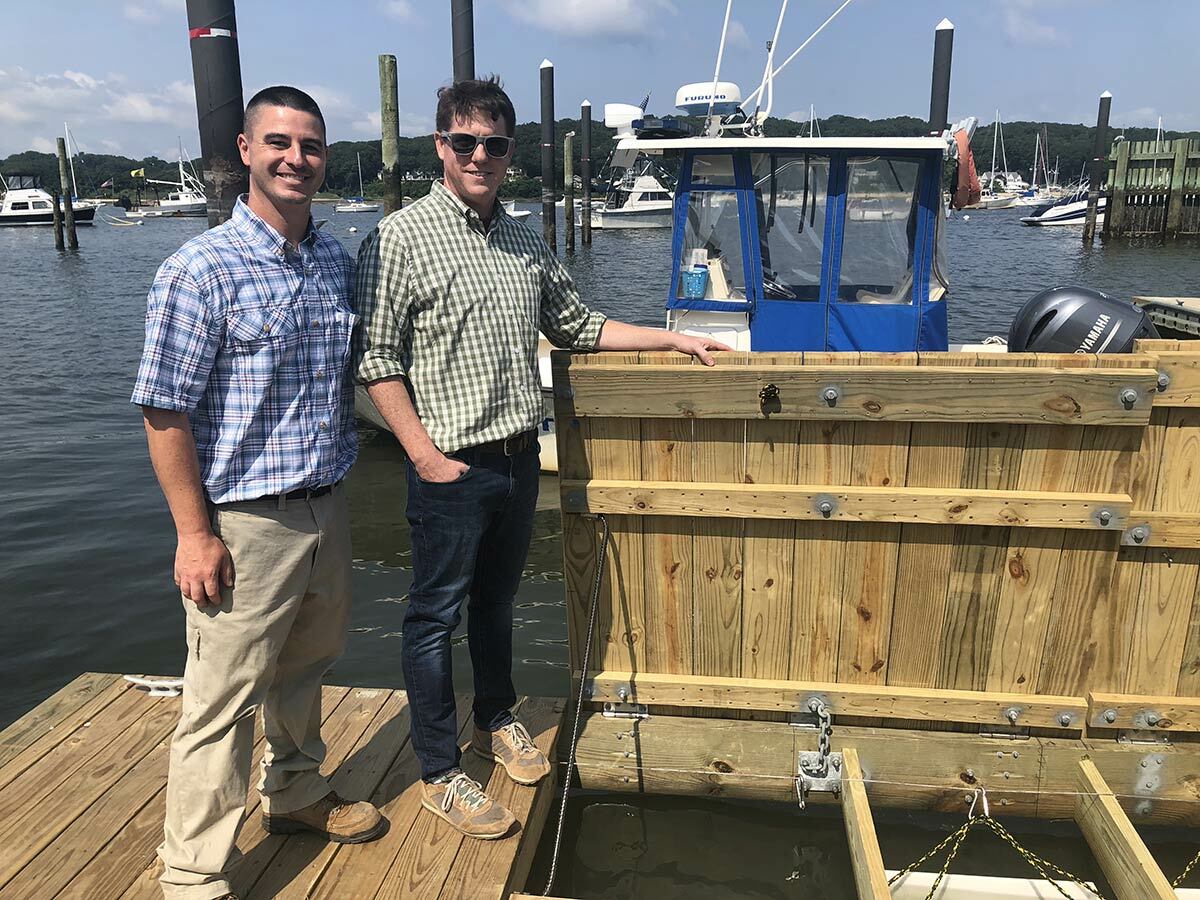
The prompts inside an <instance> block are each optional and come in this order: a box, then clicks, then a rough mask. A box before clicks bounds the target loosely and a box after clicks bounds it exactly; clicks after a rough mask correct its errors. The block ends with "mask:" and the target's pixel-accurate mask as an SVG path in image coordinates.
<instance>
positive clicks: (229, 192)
mask: <svg viewBox="0 0 1200 900" xmlns="http://www.w3.org/2000/svg"><path fill="white" fill-rule="evenodd" d="M187 19H188V39H189V40H188V43H189V44H190V45H191V48H192V80H193V81H194V83H195V85H196V117H197V120H198V122H199V125H200V155H201V156H202V157H204V193H205V194H206V195H207V197H208V227H209V228H212V227H214V226H216V225H220V224H221V223H222V222H225V221H227V220H228V219H229V217H230V216H231V215H232V214H233V207H234V205H235V204H236V203H237V198H238V196H239V195H240V194H244V193H246V192H247V191H248V190H249V189H250V180H249V174H248V173H247V171H246V167H245V166H244V165H242V158H241V155H240V154H239V153H238V149H237V136H238V133H239V132H241V130H242V112H243V109H244V104H243V102H242V67H241V60H240V58H239V56H238V43H237V18H236V16H235V15H234V9H233V0H187Z"/></svg>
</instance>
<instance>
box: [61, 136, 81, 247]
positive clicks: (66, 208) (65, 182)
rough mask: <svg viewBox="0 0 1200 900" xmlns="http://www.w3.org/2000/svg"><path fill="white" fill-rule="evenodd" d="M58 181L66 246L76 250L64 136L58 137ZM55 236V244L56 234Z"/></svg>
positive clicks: (73, 214)
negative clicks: (61, 199) (61, 198)
mask: <svg viewBox="0 0 1200 900" xmlns="http://www.w3.org/2000/svg"><path fill="white" fill-rule="evenodd" d="M58 181H59V184H60V185H61V186H62V192H63V221H64V223H65V224H66V228H67V246H69V247H70V248H71V249H72V250H78V249H79V236H78V235H77V234H76V233H75V208H74V206H72V204H71V175H70V173H69V172H68V171H67V142H66V140H65V139H64V138H59V139H58ZM55 237H56V241H55V244H56V245H57V244H58V241H57V235H56V236H55ZM59 249H60V250H61V249H62V247H59Z"/></svg>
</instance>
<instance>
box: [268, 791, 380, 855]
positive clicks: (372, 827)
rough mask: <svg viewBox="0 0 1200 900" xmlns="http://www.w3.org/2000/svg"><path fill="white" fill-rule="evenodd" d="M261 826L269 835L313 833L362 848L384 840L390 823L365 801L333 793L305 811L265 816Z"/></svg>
mask: <svg viewBox="0 0 1200 900" xmlns="http://www.w3.org/2000/svg"><path fill="white" fill-rule="evenodd" d="M262 825H263V828H264V829H265V830H266V831H267V832H268V833H270V834H297V833H298V832H301V831H312V832H315V833H316V834H319V835H321V836H322V837H324V838H325V839H326V840H327V841H332V842H333V843H335V844H363V843H366V842H367V841H373V840H375V838H377V837H382V836H383V834H384V833H385V832H386V831H387V829H388V820H387V819H385V818H384V817H383V816H382V815H380V813H379V810H377V809H376V808H375V807H374V806H372V805H371V804H370V803H367V802H366V801H365V800H359V801H358V802H354V801H351V800H343V799H342V798H341V797H339V796H338V795H337V792H336V791H330V792H329V793H328V794H326V795H325V796H324V797H322V798H321V799H320V800H318V801H317V802H316V803H313V804H312V805H311V806H306V807H304V808H303V809H297V810H293V811H292V812H288V813H266V814H264V815H263V818H262Z"/></svg>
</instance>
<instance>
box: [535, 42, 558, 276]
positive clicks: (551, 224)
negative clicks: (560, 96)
mask: <svg viewBox="0 0 1200 900" xmlns="http://www.w3.org/2000/svg"><path fill="white" fill-rule="evenodd" d="M539 71H540V72H541V76H542V237H543V238H544V239H545V241H546V243H547V244H549V245H550V249H551V250H553V251H555V252H558V239H557V237H556V229H555V221H554V188H555V179H554V63H552V62H550V60H548V59H544V60H542V65H541V69H540V70H539Z"/></svg>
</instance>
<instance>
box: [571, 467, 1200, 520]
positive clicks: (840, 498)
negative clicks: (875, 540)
mask: <svg viewBox="0 0 1200 900" xmlns="http://www.w3.org/2000/svg"><path fill="white" fill-rule="evenodd" d="M823 503H827V504H828V507H827V509H828V512H825V511H824V510H823V509H822V508H821V504H823ZM1130 505H1131V501H1130V498H1129V495H1128V494H1076V493H1067V492H1052V491H1014V490H961V491H951V490H947V489H945V488H923V487H873V486H869V485H861V486H859V485H855V486H848V487H834V488H831V487H829V486H828V485H812V484H798V485H784V484H722V483H706V482H699V483H693V484H690V485H681V484H678V483H673V482H667V481H615V480H591V481H580V480H564V481H563V482H562V507H563V510H564V511H565V512H571V513H607V514H613V513H621V514H624V515H642V516H702V517H710V518H735V519H795V520H816V521H822V520H829V521H836V522H898V523H924V524H930V525H1000V526H1006V527H1007V526H1019V527H1026V528H1077V529H1094V530H1100V531H1103V530H1107V531H1120V530H1122V528H1123V527H1124V526H1125V523H1126V520H1127V519H1128V517H1129V514H1130ZM1105 513H1107V515H1105ZM1197 532H1198V533H1200V527H1198V528H1197Z"/></svg>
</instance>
